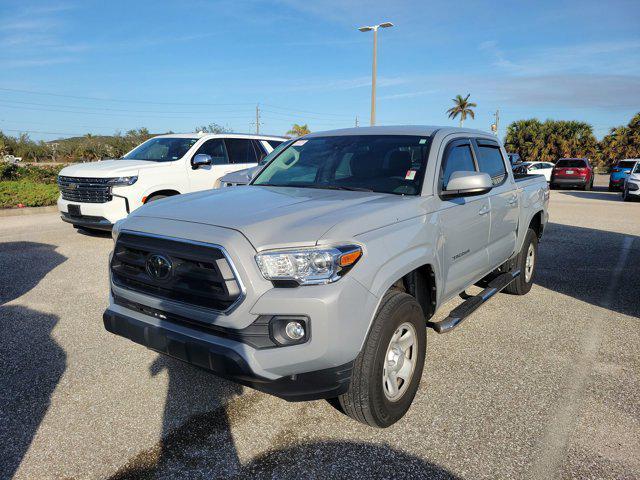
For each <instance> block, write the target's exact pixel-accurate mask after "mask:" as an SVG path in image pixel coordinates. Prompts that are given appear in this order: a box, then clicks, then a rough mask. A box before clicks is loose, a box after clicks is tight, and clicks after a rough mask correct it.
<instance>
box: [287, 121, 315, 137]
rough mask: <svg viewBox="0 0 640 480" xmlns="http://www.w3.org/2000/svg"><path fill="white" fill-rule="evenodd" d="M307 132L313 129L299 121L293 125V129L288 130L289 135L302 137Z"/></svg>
mask: <svg viewBox="0 0 640 480" xmlns="http://www.w3.org/2000/svg"><path fill="white" fill-rule="evenodd" d="M307 133H311V130H309V126H308V125H307V124H306V123H305V124H304V125H298V124H297V123H294V124H293V125H292V126H291V130H289V131H288V132H287V135H292V136H294V137H301V136H303V135H306V134H307Z"/></svg>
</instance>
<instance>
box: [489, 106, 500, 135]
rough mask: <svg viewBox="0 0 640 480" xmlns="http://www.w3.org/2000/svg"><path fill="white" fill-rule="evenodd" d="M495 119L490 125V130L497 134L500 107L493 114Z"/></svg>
mask: <svg viewBox="0 0 640 480" xmlns="http://www.w3.org/2000/svg"><path fill="white" fill-rule="evenodd" d="M493 116H494V117H495V119H496V121H495V123H494V124H493V125H491V130H492V131H493V133H494V134H495V135H498V127H500V109H498V110H496V113H494V114H493Z"/></svg>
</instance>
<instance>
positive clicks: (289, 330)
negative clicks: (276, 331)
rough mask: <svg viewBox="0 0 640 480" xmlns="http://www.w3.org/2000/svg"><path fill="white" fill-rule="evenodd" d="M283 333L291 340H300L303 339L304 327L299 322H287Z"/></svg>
mask: <svg viewBox="0 0 640 480" xmlns="http://www.w3.org/2000/svg"><path fill="white" fill-rule="evenodd" d="M284 333H286V334H287V337H289V338H290V339H291V340H300V339H301V338H302V337H304V327H303V326H302V324H301V323H300V322H289V323H287V326H286V327H285V329H284Z"/></svg>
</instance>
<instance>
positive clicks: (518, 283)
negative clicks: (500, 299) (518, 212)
mask: <svg viewBox="0 0 640 480" xmlns="http://www.w3.org/2000/svg"><path fill="white" fill-rule="evenodd" d="M537 260H538V235H537V234H536V232H534V231H533V229H531V228H530V229H528V230H527V234H526V236H525V237H524V243H523V245H522V249H521V250H520V253H519V254H518V256H517V257H516V265H517V268H519V269H520V275H518V276H517V277H516V279H515V280H514V281H513V282H511V283H510V284H509V285H507V287H506V288H505V289H504V291H505V292H507V293H511V294H513V295H525V294H527V293H529V290H531V286H532V285H533V278H534V276H535V273H536V263H537Z"/></svg>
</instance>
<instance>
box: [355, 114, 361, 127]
mask: <svg viewBox="0 0 640 480" xmlns="http://www.w3.org/2000/svg"><path fill="white" fill-rule="evenodd" d="M359 126H360V124H359V123H358V115H356V128H358V127H359Z"/></svg>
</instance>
